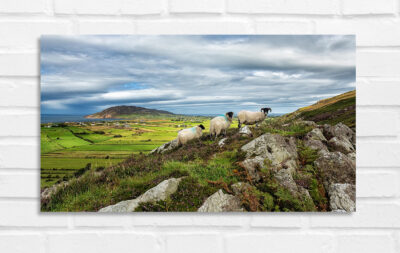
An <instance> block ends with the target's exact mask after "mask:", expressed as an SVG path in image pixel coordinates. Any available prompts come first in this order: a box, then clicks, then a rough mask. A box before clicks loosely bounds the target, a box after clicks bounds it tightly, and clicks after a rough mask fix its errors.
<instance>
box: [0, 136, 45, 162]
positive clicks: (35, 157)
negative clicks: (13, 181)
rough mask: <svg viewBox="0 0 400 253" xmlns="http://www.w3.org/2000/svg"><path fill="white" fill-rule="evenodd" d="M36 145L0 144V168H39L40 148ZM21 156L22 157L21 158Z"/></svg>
mask: <svg viewBox="0 0 400 253" xmlns="http://www.w3.org/2000/svg"><path fill="white" fill-rule="evenodd" d="M37 141H38V145H35V146H34V145H26V146H24V145H0V168H7V169H14V168H16V169H39V168H40V160H39V157H40V149H39V138H38V140H37ZM22 157H23V159H21V158H22Z"/></svg>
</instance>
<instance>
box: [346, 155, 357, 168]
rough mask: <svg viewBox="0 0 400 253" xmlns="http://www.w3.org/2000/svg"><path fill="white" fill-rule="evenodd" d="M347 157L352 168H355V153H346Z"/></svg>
mask: <svg viewBox="0 0 400 253" xmlns="http://www.w3.org/2000/svg"><path fill="white" fill-rule="evenodd" d="M347 157H348V158H350V159H351V160H352V161H353V163H354V167H355V166H356V153H355V152H353V153H348V154H347Z"/></svg>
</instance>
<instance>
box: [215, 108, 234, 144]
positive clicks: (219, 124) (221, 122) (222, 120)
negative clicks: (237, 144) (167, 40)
mask: <svg viewBox="0 0 400 253" xmlns="http://www.w3.org/2000/svg"><path fill="white" fill-rule="evenodd" d="M232 118H233V112H227V113H225V115H221V116H217V117H215V118H213V119H212V120H211V121H210V135H211V137H213V136H214V135H215V138H217V136H218V135H219V134H220V133H221V132H222V131H224V134H225V135H226V129H228V128H229V127H230V125H231V123H232Z"/></svg>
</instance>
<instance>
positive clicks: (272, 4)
mask: <svg viewBox="0 0 400 253" xmlns="http://www.w3.org/2000/svg"><path fill="white" fill-rule="evenodd" d="M227 11H228V12H231V13H250V14H252V13H255V14H261V13H277V14H316V15H324V14H330V15H332V14H338V13H339V1H336V0H332V1H329V0H302V1H298V0H287V1H284V2H282V1H274V0H228V2H227Z"/></svg>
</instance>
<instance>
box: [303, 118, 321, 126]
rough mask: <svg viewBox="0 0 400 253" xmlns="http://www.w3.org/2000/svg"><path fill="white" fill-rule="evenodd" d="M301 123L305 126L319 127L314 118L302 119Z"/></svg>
mask: <svg viewBox="0 0 400 253" xmlns="http://www.w3.org/2000/svg"><path fill="white" fill-rule="evenodd" d="M300 124H302V125H305V126H311V127H317V126H318V125H317V123H315V122H314V121H312V120H302V121H300Z"/></svg>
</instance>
